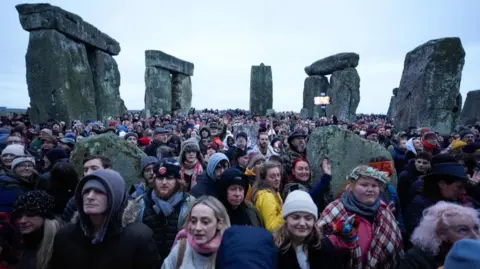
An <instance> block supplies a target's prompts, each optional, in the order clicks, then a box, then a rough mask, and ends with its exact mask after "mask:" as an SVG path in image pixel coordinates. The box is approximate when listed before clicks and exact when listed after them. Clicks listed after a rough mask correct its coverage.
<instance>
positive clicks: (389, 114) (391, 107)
mask: <svg viewBox="0 0 480 269" xmlns="http://www.w3.org/2000/svg"><path fill="white" fill-rule="evenodd" d="M396 101H397V98H396V97H395V96H392V97H391V98H390V105H389V106H388V111H387V118H389V119H392V116H393V115H395V110H396V109H397V104H396Z"/></svg>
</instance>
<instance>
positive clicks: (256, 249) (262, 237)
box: [215, 225, 278, 269]
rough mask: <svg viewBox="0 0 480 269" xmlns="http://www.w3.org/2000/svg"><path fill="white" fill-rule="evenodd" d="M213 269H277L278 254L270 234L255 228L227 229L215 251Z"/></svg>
mask: <svg viewBox="0 0 480 269" xmlns="http://www.w3.org/2000/svg"><path fill="white" fill-rule="evenodd" d="M215 268H219V269H247V268H248V269H277V268H278V254H277V248H276V246H275V244H274V243H273V237H272V234H271V233H269V232H268V231H267V230H265V229H263V228H257V227H248V226H236V225H234V226H232V227H230V228H228V229H227V230H226V231H225V233H224V234H223V236H222V243H221V244H220V248H219V249H218V251H217V260H216V265H215Z"/></svg>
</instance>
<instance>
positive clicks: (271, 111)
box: [267, 108, 275, 116]
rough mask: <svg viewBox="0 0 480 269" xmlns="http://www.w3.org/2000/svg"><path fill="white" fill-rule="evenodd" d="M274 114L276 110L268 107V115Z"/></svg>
mask: <svg viewBox="0 0 480 269" xmlns="http://www.w3.org/2000/svg"><path fill="white" fill-rule="evenodd" d="M273 115H275V110H273V109H272V108H270V109H267V116H273Z"/></svg>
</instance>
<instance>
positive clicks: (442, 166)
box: [423, 163, 468, 181]
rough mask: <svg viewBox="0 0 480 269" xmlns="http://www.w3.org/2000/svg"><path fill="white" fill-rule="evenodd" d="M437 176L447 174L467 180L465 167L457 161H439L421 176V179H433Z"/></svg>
mask: <svg viewBox="0 0 480 269" xmlns="http://www.w3.org/2000/svg"><path fill="white" fill-rule="evenodd" d="M438 176H448V177H453V178H457V179H458V180H461V181H468V176H467V173H465V168H464V167H463V165H461V164H459V163H439V164H435V165H433V166H432V168H431V171H430V173H429V174H428V175H426V176H424V177H423V180H432V179H433V180H434V179H435V178H437V177H438Z"/></svg>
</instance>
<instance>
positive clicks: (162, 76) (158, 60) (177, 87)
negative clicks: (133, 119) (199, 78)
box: [145, 50, 194, 115]
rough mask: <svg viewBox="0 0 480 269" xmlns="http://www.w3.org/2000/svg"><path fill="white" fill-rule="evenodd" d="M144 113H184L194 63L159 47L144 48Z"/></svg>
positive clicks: (188, 98) (186, 109)
mask: <svg viewBox="0 0 480 269" xmlns="http://www.w3.org/2000/svg"><path fill="white" fill-rule="evenodd" d="M145 66H146V71H145V85H146V91H145V113H146V115H152V114H170V113H173V112H175V111H178V112H180V113H182V114H187V113H188V112H189V111H190V108H191V106H192V81H191V78H190V76H193V69H194V65H193V63H190V62H187V61H184V60H181V59H178V58H176V57H173V56H172V55H169V54H166V53H165V52H163V51H159V50H146V51H145Z"/></svg>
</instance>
